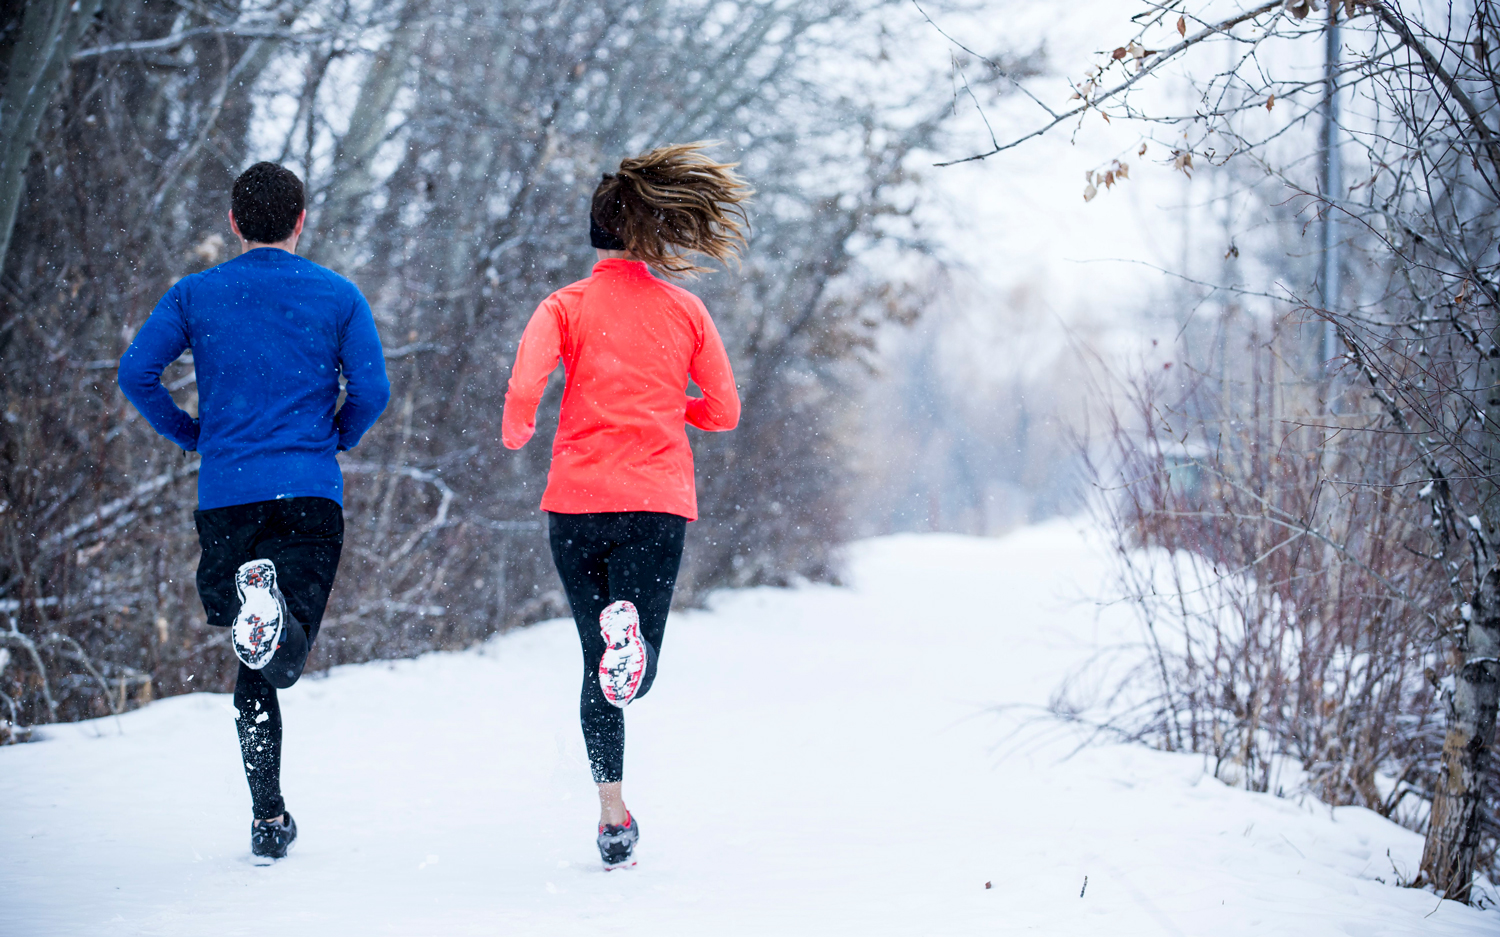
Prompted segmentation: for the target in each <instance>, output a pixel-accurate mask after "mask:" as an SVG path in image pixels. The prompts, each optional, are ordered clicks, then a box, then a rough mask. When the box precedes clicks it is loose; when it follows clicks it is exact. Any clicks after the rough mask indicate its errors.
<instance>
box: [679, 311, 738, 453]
mask: <svg viewBox="0 0 1500 937" xmlns="http://www.w3.org/2000/svg"><path fill="white" fill-rule="evenodd" d="M700 313H701V315H702V322H703V339H702V341H700V342H699V343H698V350H697V352H695V353H694V354H693V360H692V361H691V362H690V363H689V364H688V376H689V377H691V378H692V379H693V382H694V383H695V384H697V385H698V386H699V387H700V388H702V389H703V396H702V397H689V398H688V401H687V421H688V424H689V425H691V426H696V427H698V428H699V429H703V430H710V431H715V430H727V429H734V428H735V426H737V425H738V424H739V422H740V395H739V391H737V390H735V386H734V371H733V370H732V369H731V368H730V367H729V353H728V352H726V351H725V350H724V341H723V339H721V338H719V330H718V329H717V328H715V327H714V320H713V319H711V318H710V317H709V315H708V310H706V309H702V310H700Z"/></svg>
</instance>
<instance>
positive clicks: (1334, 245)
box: [1320, 3, 1344, 367]
mask: <svg viewBox="0 0 1500 937" xmlns="http://www.w3.org/2000/svg"><path fill="white" fill-rule="evenodd" d="M1338 10H1339V4H1337V3H1330V4H1328V28H1327V29H1326V30H1325V32H1324V43H1325V44H1324V52H1323V198H1324V199H1326V200H1327V201H1328V204H1325V205H1324V207H1323V275H1322V277H1321V278H1320V280H1321V283H1322V289H1321V290H1320V299H1321V300H1322V304H1323V308H1324V309H1325V310H1328V311H1329V312H1332V311H1334V310H1335V308H1336V307H1337V306H1338V302H1339V296H1340V293H1341V286H1342V284H1341V283H1340V275H1341V273H1342V271H1341V269H1340V267H1339V253H1340V252H1339V223H1338V211H1337V209H1336V208H1335V206H1334V204H1333V203H1334V202H1335V201H1336V200H1338V199H1340V198H1342V197H1343V195H1344V173H1343V164H1342V163H1341V162H1340V161H1339V139H1338V125H1339V95H1338V72H1339V53H1340V50H1339V23H1338ZM1338 338H1339V337H1338V331H1337V330H1336V329H1335V328H1334V326H1333V323H1332V322H1331V321H1325V322H1324V323H1323V342H1322V349H1321V351H1322V360H1323V362H1324V365H1325V367H1326V366H1327V364H1328V362H1331V361H1332V360H1333V358H1334V356H1335V355H1337V354H1338Z"/></svg>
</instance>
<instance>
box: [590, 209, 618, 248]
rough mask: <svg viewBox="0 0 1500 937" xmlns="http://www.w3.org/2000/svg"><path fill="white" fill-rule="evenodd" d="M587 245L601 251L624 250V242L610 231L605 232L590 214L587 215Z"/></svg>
mask: <svg viewBox="0 0 1500 937" xmlns="http://www.w3.org/2000/svg"><path fill="white" fill-rule="evenodd" d="M589 244H591V245H592V246H594V247H597V248H599V249H600V250H602V251H622V250H624V249H625V242H624V241H622V240H620V236H619V235H618V234H615V233H613V232H611V231H606V230H605V229H604V227H603V226H602V225H600V224H599V222H598V221H597V220H596V219H595V218H594V215H593V213H592V212H590V213H589Z"/></svg>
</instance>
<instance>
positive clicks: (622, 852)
mask: <svg viewBox="0 0 1500 937" xmlns="http://www.w3.org/2000/svg"><path fill="white" fill-rule="evenodd" d="M640 838H641V825H640V824H639V823H637V822H636V820H635V817H633V816H631V815H630V811H628V810H627V811H625V823H624V824H623V825H622V826H609V825H604V826H601V827H599V858H600V859H603V860H604V871H606V872H613V871H614V870H615V869H629V868H633V867H634V866H635V844H636V843H637V842H639V841H640Z"/></svg>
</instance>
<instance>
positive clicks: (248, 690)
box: [234, 663, 286, 820]
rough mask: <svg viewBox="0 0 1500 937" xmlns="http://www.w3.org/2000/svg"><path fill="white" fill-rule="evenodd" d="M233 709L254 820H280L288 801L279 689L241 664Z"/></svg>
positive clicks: (235, 687)
mask: <svg viewBox="0 0 1500 937" xmlns="http://www.w3.org/2000/svg"><path fill="white" fill-rule="evenodd" d="M234 709H235V712H236V713H237V714H238V715H236V716H235V719H234V727H235V729H236V730H237V731H238V732H239V734H240V754H241V755H242V756H243V757H244V761H245V780H247V781H249V782H250V804H251V809H252V810H253V811H254V817H255V819H257V820H269V819H271V818H272V817H279V816H281V814H282V813H284V812H286V801H284V800H282V799H281V704H280V703H278V702H277V701H276V688H275V687H273V686H271V684H269V683H267V682H266V678H265V677H263V676H261V675H260V671H258V670H251V669H250V668H249V667H246V666H245V665H244V664H243V663H241V664H240V673H239V676H238V677H237V678H236V679H235V681H234Z"/></svg>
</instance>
